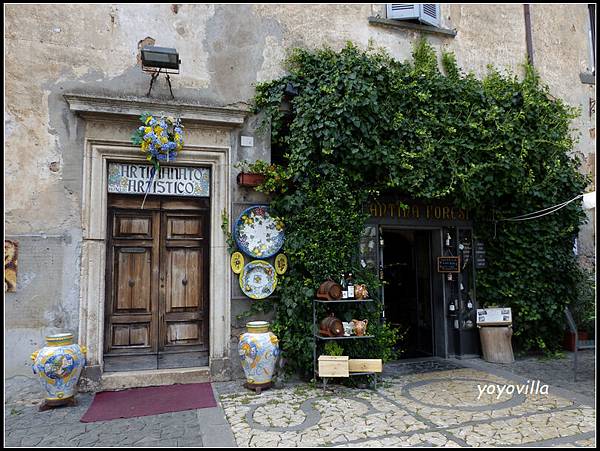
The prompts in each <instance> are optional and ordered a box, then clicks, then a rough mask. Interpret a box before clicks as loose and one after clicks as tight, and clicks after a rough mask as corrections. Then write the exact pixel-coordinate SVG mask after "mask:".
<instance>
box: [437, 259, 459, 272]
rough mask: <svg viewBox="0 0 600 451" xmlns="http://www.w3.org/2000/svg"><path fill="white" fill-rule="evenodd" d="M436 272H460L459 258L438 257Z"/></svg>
mask: <svg viewBox="0 0 600 451" xmlns="http://www.w3.org/2000/svg"><path fill="white" fill-rule="evenodd" d="M437 260H438V272H460V257H438V259H437Z"/></svg>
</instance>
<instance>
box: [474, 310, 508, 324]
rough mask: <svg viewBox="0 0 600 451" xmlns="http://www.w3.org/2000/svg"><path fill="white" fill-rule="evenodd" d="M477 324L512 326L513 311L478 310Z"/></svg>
mask: <svg viewBox="0 0 600 451" xmlns="http://www.w3.org/2000/svg"><path fill="white" fill-rule="evenodd" d="M477 324H483V325H485V326H492V325H498V326H499V325H509V324H512V311H511V309H510V308H507V307H503V308H486V309H477Z"/></svg>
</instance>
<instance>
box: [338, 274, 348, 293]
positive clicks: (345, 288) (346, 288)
mask: <svg viewBox="0 0 600 451" xmlns="http://www.w3.org/2000/svg"><path fill="white" fill-rule="evenodd" d="M340 285H341V286H342V299H348V285H347V284H346V278H345V277H344V273H342V277H341V279H340Z"/></svg>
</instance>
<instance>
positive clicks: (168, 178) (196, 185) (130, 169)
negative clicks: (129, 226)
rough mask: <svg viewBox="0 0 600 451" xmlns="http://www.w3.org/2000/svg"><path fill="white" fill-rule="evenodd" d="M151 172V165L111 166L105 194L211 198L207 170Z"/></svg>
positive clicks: (180, 168)
mask: <svg viewBox="0 0 600 451" xmlns="http://www.w3.org/2000/svg"><path fill="white" fill-rule="evenodd" d="M152 169H153V166H151V165H144V164H132V163H110V164H109V166H108V192H109V193H119V194H146V193H148V194H158V195H163V196H192V197H208V196H209V195H210V170H209V169H208V168H197V167H184V166H162V167H161V168H160V169H159V170H158V171H156V174H154V172H153V171H152Z"/></svg>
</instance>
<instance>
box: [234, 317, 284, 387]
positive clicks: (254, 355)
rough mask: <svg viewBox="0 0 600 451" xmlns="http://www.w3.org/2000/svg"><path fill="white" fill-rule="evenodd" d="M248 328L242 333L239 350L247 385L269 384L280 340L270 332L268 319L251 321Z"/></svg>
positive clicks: (247, 325)
mask: <svg viewBox="0 0 600 451" xmlns="http://www.w3.org/2000/svg"><path fill="white" fill-rule="evenodd" d="M246 329H247V332H246V333H243V334H242V335H240V343H239V345H238V351H239V355H240V359H241V362H242V368H243V369H244V373H245V374H246V381H247V385H248V386H250V387H253V386H262V385H266V384H269V383H270V382H271V378H272V377H273V371H274V370H275V362H276V361H277V356H278V355H279V340H278V339H277V337H276V336H275V334H274V333H272V332H269V323H268V322H267V321H251V322H249V323H247V324H246Z"/></svg>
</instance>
